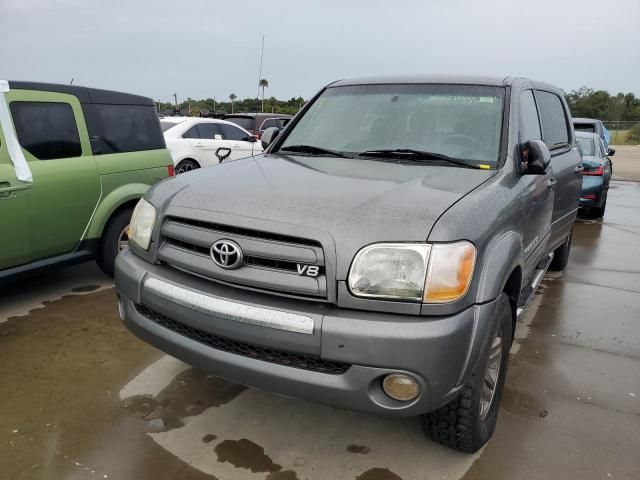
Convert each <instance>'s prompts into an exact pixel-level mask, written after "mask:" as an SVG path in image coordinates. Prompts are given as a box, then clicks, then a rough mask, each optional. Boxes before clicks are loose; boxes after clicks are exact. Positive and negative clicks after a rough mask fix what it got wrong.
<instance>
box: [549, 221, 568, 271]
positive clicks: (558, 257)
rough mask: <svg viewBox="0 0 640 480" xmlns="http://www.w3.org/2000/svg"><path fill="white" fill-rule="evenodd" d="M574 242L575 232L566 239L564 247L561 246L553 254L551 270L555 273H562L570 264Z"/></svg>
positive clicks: (563, 243)
mask: <svg viewBox="0 0 640 480" xmlns="http://www.w3.org/2000/svg"><path fill="white" fill-rule="evenodd" d="M572 240H573V230H571V233H569V235H568V236H567V238H565V239H564V242H562V245H560V246H559V247H558V248H556V250H555V251H554V252H553V260H551V265H549V270H552V271H554V272H561V271H562V270H564V269H565V267H566V266H567V263H569V253H571V241H572Z"/></svg>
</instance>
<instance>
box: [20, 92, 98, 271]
mask: <svg viewBox="0 0 640 480" xmlns="http://www.w3.org/2000/svg"><path fill="white" fill-rule="evenodd" d="M7 99H8V103H9V110H10V111H11V116H12V118H13V124H14V127H15V130H16V134H17V136H18V141H19V142H20V146H21V147H22V150H23V152H24V155H25V157H26V159H27V161H28V162H29V167H30V168H31V172H32V174H33V187H32V189H31V191H30V193H29V200H30V202H29V223H30V237H31V242H30V243H31V246H30V250H31V260H32V261H35V260H39V259H42V258H46V257H51V256H55V255H60V254H63V253H68V252H71V251H73V250H74V249H75V248H76V247H77V246H78V244H79V242H80V240H81V239H82V238H83V235H84V233H85V230H86V228H87V225H88V224H89V221H90V219H91V216H92V215H93V212H94V209H95V207H96V204H97V202H98V200H99V198H100V192H101V188H100V178H99V175H98V171H97V166H96V162H95V159H94V157H93V155H92V153H91V146H90V143H89V136H88V134H87V127H86V124H85V121H84V116H83V113H82V108H81V105H80V102H79V101H78V99H77V98H76V97H75V96H73V95H67V94H62V93H50V92H40V91H38V92H36V91H27V90H11V91H10V92H9V93H8V98H7Z"/></svg>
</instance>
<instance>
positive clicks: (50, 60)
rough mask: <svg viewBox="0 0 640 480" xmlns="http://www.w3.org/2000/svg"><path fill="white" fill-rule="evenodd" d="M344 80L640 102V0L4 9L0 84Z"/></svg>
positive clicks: (46, 1) (225, 91)
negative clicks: (449, 81) (469, 81)
mask: <svg viewBox="0 0 640 480" xmlns="http://www.w3.org/2000/svg"><path fill="white" fill-rule="evenodd" d="M263 35H265V51H264V62H263V74H262V76H263V78H266V79H267V80H268V81H269V88H268V89H267V91H266V96H267V97H270V96H275V97H277V98H280V99H288V98H291V97H298V96H302V97H304V98H309V97H310V96H312V95H313V94H314V93H315V92H316V91H317V90H319V89H320V88H321V87H322V86H323V85H325V84H327V83H329V82H331V81H333V80H337V79H341V78H350V77H358V76H366V75H394V74H421V73H425V74H479V75H495V76H507V75H513V76H524V77H529V78H533V79H536V80H542V81H546V82H549V83H552V84H554V85H556V86H558V87H560V88H563V89H565V90H573V89H577V88H580V87H581V86H583V85H586V86H589V87H591V88H595V89H604V90H608V91H610V92H613V93H617V92H619V91H624V92H629V91H631V92H634V93H635V94H636V96H640V0H607V1H602V0H597V1H596V0H526V1H523V0H511V1H509V0H404V1H403V0H395V1H393V0H387V1H386V2H379V1H376V0H367V1H365V0H342V1H340V0H313V1H312V0H306V1H305V0H270V1H266V0H261V1H254V0H244V1H241V2H239V1H225V2H223V1H218V0H188V1H184V0H183V1H176V0H148V1H141V0H128V1H122V0H106V1H102V0H100V1H99V0H56V1H53V0H0V79H9V80H32V81H47V82H55V83H69V82H70V81H71V79H74V83H75V84H81V85H85V86H91V87H97V88H106V89H112V90H120V91H125V92H131V93H138V94H142V95H146V96H149V97H152V98H154V99H155V100H161V101H172V94H173V93H177V95H178V100H180V101H182V100H184V99H186V98H187V97H191V98H194V99H200V98H213V97H215V98H216V99H218V100H227V99H228V97H229V94H231V93H235V94H236V95H237V96H238V97H239V98H246V97H255V96H256V94H257V82H258V72H259V63H260V62H259V60H260V45H261V41H262V36H263Z"/></svg>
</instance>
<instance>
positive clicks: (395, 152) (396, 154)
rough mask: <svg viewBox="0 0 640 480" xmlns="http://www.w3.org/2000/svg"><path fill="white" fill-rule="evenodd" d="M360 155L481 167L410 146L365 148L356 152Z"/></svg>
mask: <svg viewBox="0 0 640 480" xmlns="http://www.w3.org/2000/svg"><path fill="white" fill-rule="evenodd" d="M358 156H360V157H391V158H400V159H411V160H436V161H441V162H446V163H452V164H454V165H458V166H460V167H466V168H481V167H480V166H479V165H476V164H473V163H467V162H465V161H464V160H460V159H457V158H453V157H450V156H449V155H445V154H443V153H435V152H427V151H425V150H414V149H412V148H390V149H387V150H367V151H366V152H361V153H359V154H358Z"/></svg>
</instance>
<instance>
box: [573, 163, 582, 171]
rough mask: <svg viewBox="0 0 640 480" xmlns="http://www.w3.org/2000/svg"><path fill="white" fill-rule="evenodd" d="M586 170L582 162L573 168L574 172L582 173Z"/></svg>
mask: <svg viewBox="0 0 640 480" xmlns="http://www.w3.org/2000/svg"><path fill="white" fill-rule="evenodd" d="M583 170H584V165H582V164H580V165H578V166H577V167H576V168H574V169H573V171H574V173H582V171H583Z"/></svg>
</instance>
